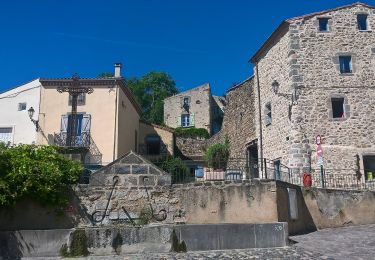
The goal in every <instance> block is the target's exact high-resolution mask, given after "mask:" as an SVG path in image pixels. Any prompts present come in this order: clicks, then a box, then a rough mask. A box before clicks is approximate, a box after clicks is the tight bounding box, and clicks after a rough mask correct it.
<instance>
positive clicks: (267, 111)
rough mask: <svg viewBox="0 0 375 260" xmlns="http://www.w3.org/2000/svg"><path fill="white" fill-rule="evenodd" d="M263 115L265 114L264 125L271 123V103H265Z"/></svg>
mask: <svg viewBox="0 0 375 260" xmlns="http://www.w3.org/2000/svg"><path fill="white" fill-rule="evenodd" d="M265 116H266V125H270V124H271V123H272V107H271V103H268V104H266V109H265Z"/></svg>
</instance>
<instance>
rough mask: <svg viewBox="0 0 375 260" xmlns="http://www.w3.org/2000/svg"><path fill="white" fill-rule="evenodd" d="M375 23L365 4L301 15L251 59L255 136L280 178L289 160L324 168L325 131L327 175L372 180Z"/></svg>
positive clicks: (300, 166)
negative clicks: (321, 157) (319, 154)
mask: <svg viewBox="0 0 375 260" xmlns="http://www.w3.org/2000/svg"><path fill="white" fill-rule="evenodd" d="M374 28H375V10H374V7H372V6H369V5H367V4H363V3H354V4H351V5H347V6H343V7H338V8H335V9H330V10H325V11H321V12H317V13H313V14H308V15H304V16H301V17H295V18H291V19H287V20H285V21H283V22H282V23H281V24H280V26H279V27H278V28H277V29H276V31H274V32H273V33H272V35H271V36H270V37H269V38H268V39H267V41H266V42H265V43H264V44H263V45H262V46H261V48H260V49H259V50H258V51H257V52H256V54H255V55H254V56H253V57H252V58H251V62H252V63H253V64H254V86H255V87H256V88H257V89H258V90H257V91H255V92H254V94H255V96H256V97H255V107H254V112H255V114H254V117H255V119H256V120H255V129H256V138H255V139H254V141H257V142H258V147H259V148H258V151H259V153H258V154H259V157H260V158H267V159H269V160H270V161H271V162H272V165H273V167H274V168H275V177H276V178H278V176H277V175H276V173H279V171H280V166H281V165H282V164H285V165H287V166H288V167H289V168H291V169H292V170H293V172H294V173H301V172H303V171H308V172H310V171H311V172H318V171H319V164H318V160H317V156H316V147H317V145H316V144H315V138H316V136H318V135H320V136H321V139H322V146H321V147H322V150H323V151H324V160H323V162H324V167H325V169H326V173H327V174H331V173H332V174H337V173H345V174H347V175H348V176H349V175H350V174H351V175H350V176H353V177H352V179H351V180H348V181H349V182H350V181H357V179H356V176H355V174H357V176H358V177H359V175H360V176H362V177H361V179H360V181H364V179H366V181H367V180H370V179H372V177H371V174H369V173H368V171H373V170H374V169H375V156H374V155H375V145H374V141H373V140H375V131H374V122H375V116H374V115H375V114H374V113H373V111H374V108H375V101H374V100H375V93H374V88H375V85H374V84H375V83H374V77H375V74H374V73H375V67H374V64H375V34H374V32H373V31H372V29H374ZM229 103H230V102H229ZM246 142H247V140H246ZM262 168H263V167H262ZM263 172H264V171H263ZM279 177H280V176H279Z"/></svg>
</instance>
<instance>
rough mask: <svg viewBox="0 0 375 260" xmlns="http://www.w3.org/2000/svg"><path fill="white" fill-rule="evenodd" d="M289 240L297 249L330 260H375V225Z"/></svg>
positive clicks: (328, 231) (323, 231) (331, 230)
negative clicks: (294, 242)
mask: <svg viewBox="0 0 375 260" xmlns="http://www.w3.org/2000/svg"><path fill="white" fill-rule="evenodd" d="M290 239H292V240H294V241H296V242H298V243H297V244H295V246H297V247H298V248H302V249H304V250H306V251H312V252H314V253H317V254H319V255H324V256H326V257H329V258H330V259H348V260H352V259H375V225H363V226H353V227H344V228H332V229H324V230H320V231H318V232H314V233H310V234H306V235H301V236H294V237H290Z"/></svg>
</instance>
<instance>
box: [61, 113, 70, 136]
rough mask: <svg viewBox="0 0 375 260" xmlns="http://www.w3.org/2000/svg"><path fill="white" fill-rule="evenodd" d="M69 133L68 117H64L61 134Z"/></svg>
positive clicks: (62, 117) (62, 118)
mask: <svg viewBox="0 0 375 260" xmlns="http://www.w3.org/2000/svg"><path fill="white" fill-rule="evenodd" d="M67 131H68V115H62V116H61V126H60V132H62V133H66V132H67Z"/></svg>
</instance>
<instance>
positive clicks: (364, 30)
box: [358, 30, 372, 32]
mask: <svg viewBox="0 0 375 260" xmlns="http://www.w3.org/2000/svg"><path fill="white" fill-rule="evenodd" d="M358 31H359V32H372V30H358Z"/></svg>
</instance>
